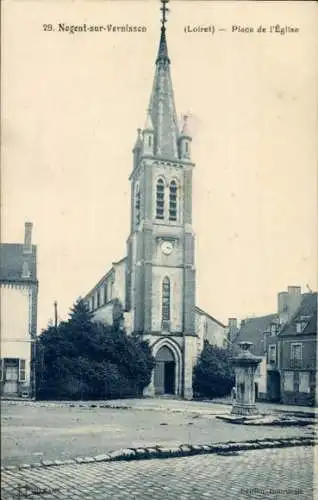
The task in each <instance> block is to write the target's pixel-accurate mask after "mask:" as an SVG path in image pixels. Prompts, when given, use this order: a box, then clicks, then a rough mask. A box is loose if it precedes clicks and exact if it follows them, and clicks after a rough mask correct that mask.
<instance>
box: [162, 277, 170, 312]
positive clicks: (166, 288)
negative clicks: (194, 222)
mask: <svg viewBox="0 0 318 500" xmlns="http://www.w3.org/2000/svg"><path fill="white" fill-rule="evenodd" d="M162 320H163V321H169V320H170V279H169V278H168V277H167V276H166V277H165V278H164V280H163V282H162Z"/></svg>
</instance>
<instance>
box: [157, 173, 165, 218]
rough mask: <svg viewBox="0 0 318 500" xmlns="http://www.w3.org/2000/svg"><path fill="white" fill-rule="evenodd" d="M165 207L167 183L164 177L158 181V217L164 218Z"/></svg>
mask: <svg viewBox="0 0 318 500" xmlns="http://www.w3.org/2000/svg"><path fill="white" fill-rule="evenodd" d="M164 208H165V184H164V182H163V180H162V179H159V180H158V182H157V192H156V219H163V218H164Z"/></svg>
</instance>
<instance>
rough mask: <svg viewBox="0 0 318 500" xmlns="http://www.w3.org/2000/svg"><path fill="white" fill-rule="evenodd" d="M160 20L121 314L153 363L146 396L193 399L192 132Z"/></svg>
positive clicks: (136, 162) (138, 148)
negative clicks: (179, 103)
mask: <svg viewBox="0 0 318 500" xmlns="http://www.w3.org/2000/svg"><path fill="white" fill-rule="evenodd" d="M168 1H169V0H161V3H162V7H161V11H162V18H161V30H160V42H159V50H158V54H157V58H156V63H155V76H154V82H153V87H152V92H151V96H150V101H149V105H148V109H147V113H146V121H145V125H144V128H143V129H138V131H137V138H136V143H135V146H134V149H133V169H132V172H131V175H130V178H129V180H130V182H131V224H130V235H129V237H128V240H127V254H128V258H127V276H126V284H127V290H126V309H127V310H128V311H131V318H132V325H133V328H132V329H133V332H134V333H136V334H140V335H142V336H143V337H144V338H145V339H147V340H148V341H149V344H150V346H151V348H152V352H153V355H154V356H155V358H156V367H155V369H154V374H153V379H152V383H151V384H150V386H149V387H148V394H166V393H170V394H175V395H180V396H183V397H185V398H188V399H191V398H192V369H193V364H194V362H195V360H196V345H197V343H196V334H195V258H194V257H195V255H194V254H195V248H194V243H195V238H194V233H193V230H192V173H193V168H194V163H193V162H192V159H191V135H190V132H189V127H188V119H187V117H184V118H183V123H182V125H181V130H180V129H179V125H178V120H177V114H176V109H175V101H174V93H173V87H172V80H171V72H170V65H171V62H170V58H169V56H168V46H167V40H166V22H167V17H166V16H167V12H168V9H167V3H168Z"/></svg>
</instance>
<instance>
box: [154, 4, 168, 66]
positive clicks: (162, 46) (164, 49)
mask: <svg viewBox="0 0 318 500" xmlns="http://www.w3.org/2000/svg"><path fill="white" fill-rule="evenodd" d="M168 2H169V0H161V3H162V7H161V8H160V10H161V12H162V19H161V35H160V42H159V50H158V57H157V60H156V64H158V63H159V62H167V63H168V64H170V59H169V57H168V46H167V40H166V27H165V24H166V22H167V18H166V14H167V13H168V12H169V9H168V8H167V7H166V4H167V3H168Z"/></svg>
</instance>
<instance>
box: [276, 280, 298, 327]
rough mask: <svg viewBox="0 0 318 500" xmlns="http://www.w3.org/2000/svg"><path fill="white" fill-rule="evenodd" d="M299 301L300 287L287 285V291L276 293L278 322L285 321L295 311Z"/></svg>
mask: <svg viewBox="0 0 318 500" xmlns="http://www.w3.org/2000/svg"><path fill="white" fill-rule="evenodd" d="M300 303H301V287H300V286H289V287H288V288H287V292H280V293H279V294H278V301H277V306H278V311H277V312H278V315H279V322H280V323H287V321H289V320H290V319H291V318H292V317H293V315H294V314H295V313H296V311H297V309H298V308H299V306H300Z"/></svg>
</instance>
